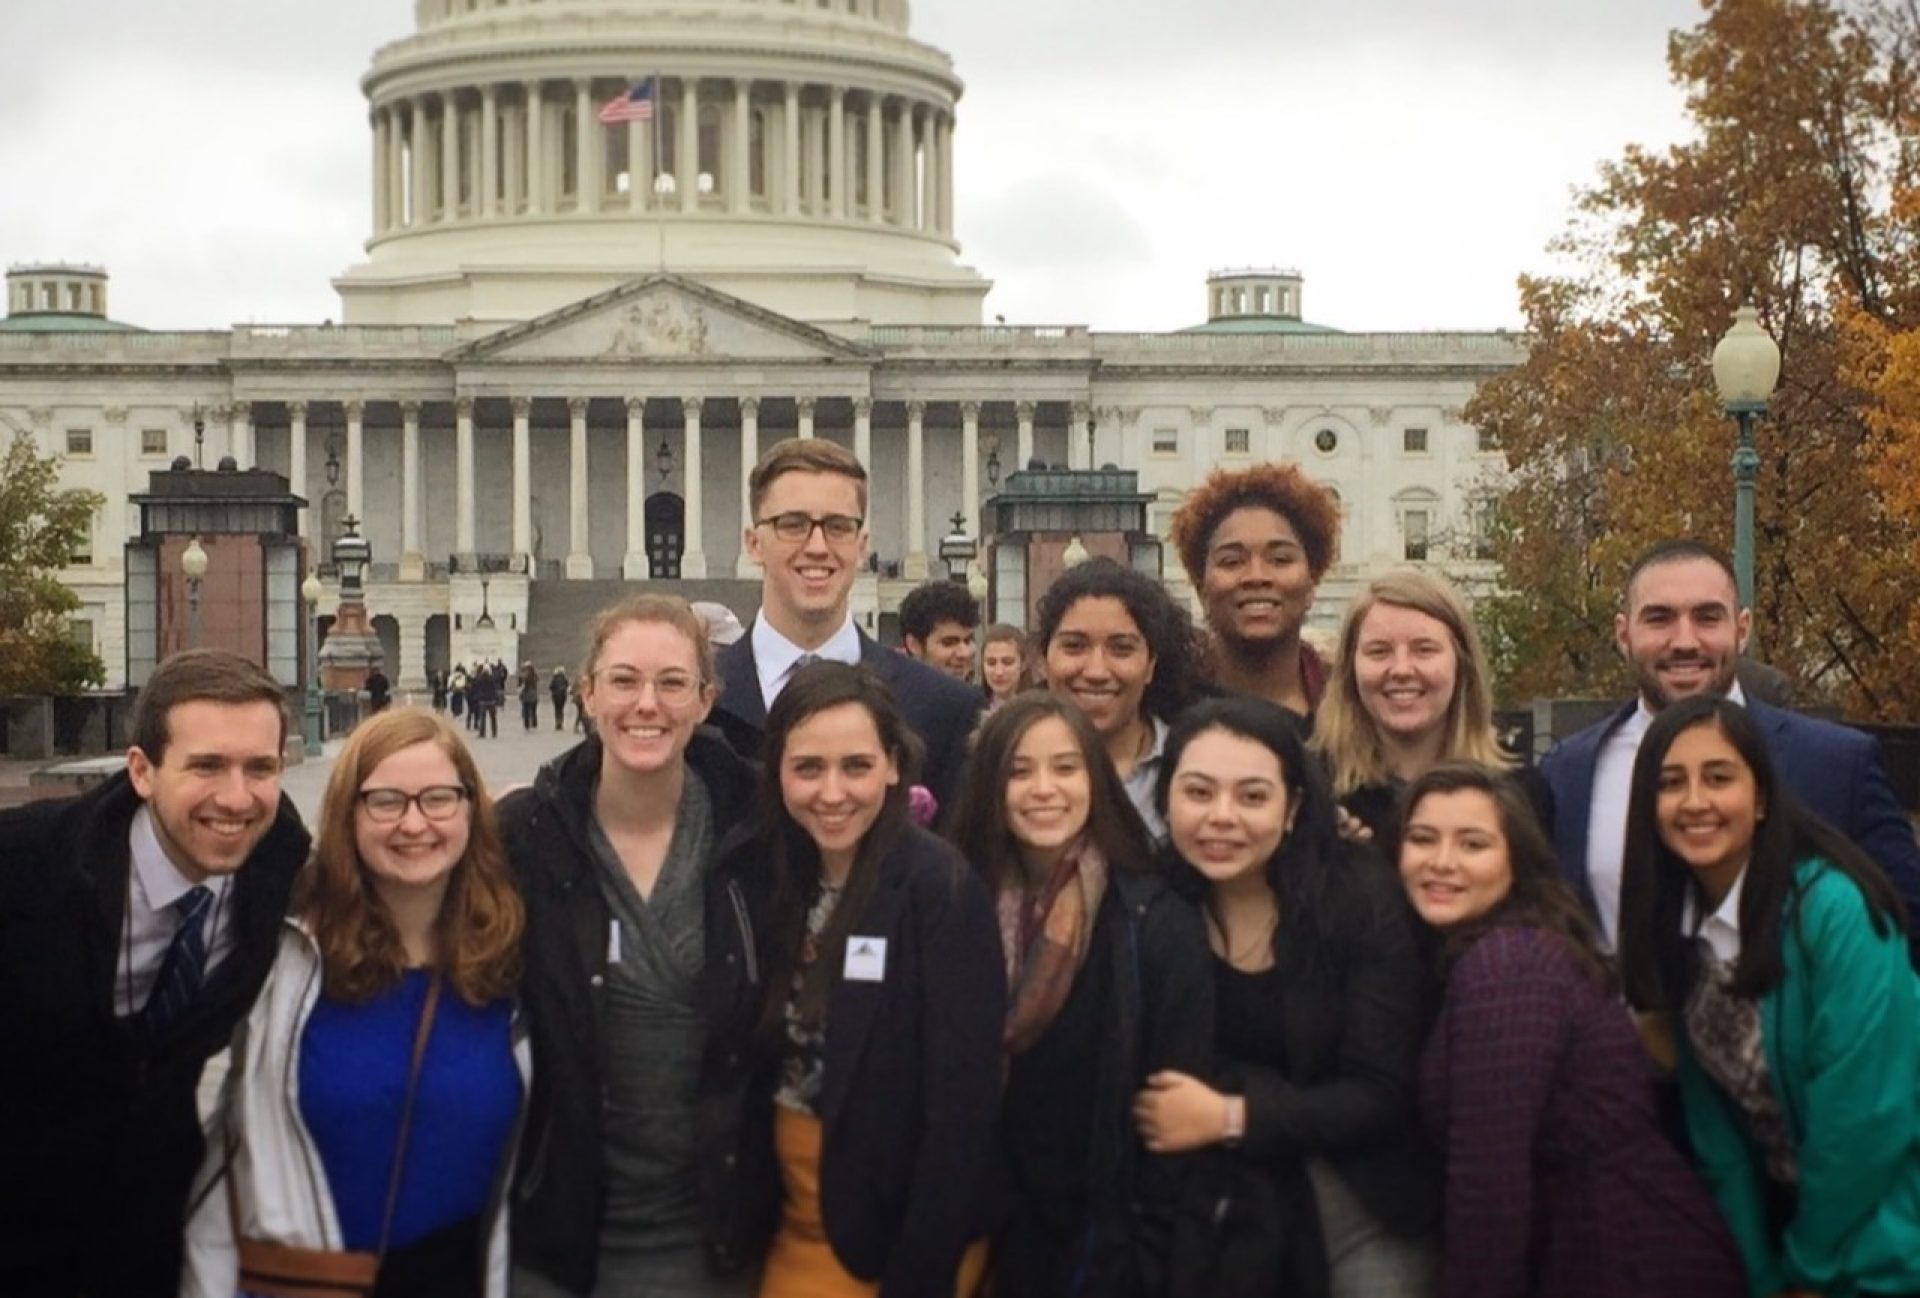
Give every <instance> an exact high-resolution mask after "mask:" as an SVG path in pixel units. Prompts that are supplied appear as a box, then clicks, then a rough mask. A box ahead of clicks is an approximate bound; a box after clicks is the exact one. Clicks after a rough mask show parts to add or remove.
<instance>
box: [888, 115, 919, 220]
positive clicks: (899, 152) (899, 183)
mask: <svg viewBox="0 0 1920 1298" xmlns="http://www.w3.org/2000/svg"><path fill="white" fill-rule="evenodd" d="M893 150H894V167H893V223H894V224H895V225H897V226H899V227H900V228H901V229H903V230H911V229H912V228H913V220H914V201H913V199H914V187H913V105H912V104H910V103H907V102H906V101H904V100H902V101H901V104H900V117H899V120H898V121H896V122H895V123H894V137H893Z"/></svg>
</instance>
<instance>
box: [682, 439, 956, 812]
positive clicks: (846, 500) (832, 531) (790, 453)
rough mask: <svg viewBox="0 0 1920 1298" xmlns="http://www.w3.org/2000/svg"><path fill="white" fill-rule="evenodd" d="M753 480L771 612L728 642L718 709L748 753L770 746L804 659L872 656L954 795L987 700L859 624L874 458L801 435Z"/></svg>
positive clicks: (943, 800)
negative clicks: (865, 460)
mask: <svg viewBox="0 0 1920 1298" xmlns="http://www.w3.org/2000/svg"><path fill="white" fill-rule="evenodd" d="M747 491H748V503H749V505H750V506H751V508H752V514H753V525H752V526H751V527H749V528H748V529H747V531H746V537H745V541H744V544H745V546H746V552H747V555H748V557H749V558H751V559H752V560H753V561H754V562H755V563H757V564H759V565H760V570H761V583H760V612H759V614H758V616H756V617H755V618H754V620H753V626H752V627H751V628H750V629H749V631H748V633H747V634H746V635H745V636H743V637H741V639H740V640H739V641H737V642H736V643H734V644H731V645H728V646H727V647H726V648H725V649H722V650H721V651H720V655H719V661H718V666H719V670H720V679H721V683H722V688H721V692H720V699H719V702H718V704H717V705H716V706H715V708H714V712H713V721H714V722H715V724H717V725H718V726H719V727H720V729H721V731H722V732H723V733H724V734H725V735H726V736H727V739H728V741H729V742H730V743H732V744H733V746H734V748H735V749H736V750H737V751H738V752H739V753H740V754H741V755H742V756H745V757H758V756H759V753H760V746H761V742H762V739H763V737H764V734H765V731H766V724H767V709H768V708H771V707H772V706H773V701H774V700H775V699H777V698H779V697H780V691H781V690H783V689H785V688H786V684H787V682H788V681H789V680H790V679H792V677H793V673H794V672H795V671H796V670H798V669H799V668H800V667H801V666H803V665H804V664H805V663H807V662H812V661H814V660H815V659H826V660H828V661H830V662H842V663H864V664H865V665H866V666H868V667H869V668H871V669H872V670H873V671H875V672H877V673H878V674H879V676H880V678H881V679H882V680H884V681H885V682H886V683H887V685H888V686H889V687H890V688H891V689H892V690H893V693H894V697H895V698H896V699H897V700H899V703H900V710H901V712H902V713H903V714H904V715H905V716H906V719H907V724H908V725H909V726H911V727H912V728H913V731H914V733H915V734H917V735H918V736H919V737H920V742H921V743H922V744H924V745H925V746H926V751H927V755H926V765H925V768H924V771H923V773H922V777H921V778H922V780H923V781H924V782H925V784H926V786H927V788H929V789H930V790H932V792H933V794H934V797H935V798H936V799H938V800H939V803H940V805H941V806H942V807H943V808H944V807H947V806H950V805H952V802H953V799H954V798H955V797H956V796H957V795H958V793H959V787H960V785H959V781H960V774H961V770H962V768H963V767H964V765H965V763H966V744H967V736H968V735H969V734H971V733H972V731H973V723H974V718H975V717H976V716H978V715H979V713H980V711H981V709H982V708H983V707H984V706H985V702H986V701H985V699H984V698H983V697H982V695H981V694H980V692H979V691H978V690H975V689H970V688H969V687H967V686H966V685H965V684H963V683H962V682H960V681H957V680H955V679H953V678H952V677H951V676H948V675H946V674H945V673H943V672H939V671H936V670H934V669H933V668H931V667H929V666H927V665H926V664H925V663H922V662H920V661H919V660H918V659H915V658H910V657H907V656H906V655H904V654H897V653H892V652H890V651H888V650H885V649H882V648H881V647H880V646H879V645H878V644H876V643H875V642H874V641H873V640H872V639H871V638H870V637H868V636H866V635H865V634H863V633H862V632H861V631H860V629H859V628H858V627H857V626H855V625H854V621H853V614H852V613H851V611H850V610H849V607H848V605H849V600H850V598H851V596H852V594H853V579H854V577H855V576H857V575H858V574H859V571H860V569H861V567H862V566H863V565H864V564H865V562H866V558H867V523H866V514H867V471H866V468H865V467H864V466H863V465H862V464H861V463H860V461H859V460H858V459H856V458H855V457H854V455H853V452H851V451H849V450H847V449H846V448H845V447H843V446H841V445H839V444H838V443H836V442H830V441H827V440H825V439H824V438H813V437H792V438H788V439H787V440H785V441H783V442H779V443H777V444H776V445H774V446H772V447H770V448H769V449H768V450H767V451H766V453H765V454H763V455H762V456H761V457H760V462H759V463H758V464H756V465H755V466H754V468H753V473H752V475H751V476H750V477H749V479H748V485H747Z"/></svg>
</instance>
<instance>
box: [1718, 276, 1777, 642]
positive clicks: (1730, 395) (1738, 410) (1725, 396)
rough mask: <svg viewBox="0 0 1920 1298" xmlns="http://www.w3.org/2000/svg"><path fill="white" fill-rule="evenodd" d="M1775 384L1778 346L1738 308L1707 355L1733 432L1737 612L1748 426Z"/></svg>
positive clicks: (1746, 570) (1748, 595) (1744, 572)
mask: <svg viewBox="0 0 1920 1298" xmlns="http://www.w3.org/2000/svg"><path fill="white" fill-rule="evenodd" d="M1779 381H1780V345H1779V344H1778V343H1776V342H1774V341H1773V339H1772V338H1770V337H1768V336H1767V331H1766V330H1764V329H1762V328H1761V327H1760V313H1759V312H1758V311H1756V310H1754V309H1753V307H1752V306H1743V307H1741V308H1740V309H1739V310H1738V311H1735V312H1734V313H1733V327H1732V328H1731V329H1728V330H1727V332H1726V336H1725V337H1723V338H1721V340H1720V341H1719V343H1718V344H1717V345H1716V346H1715V347H1714V349H1713V385H1714V387H1715V388H1717V389H1719V393H1720V405H1721V407H1722V408H1723V409H1725V410H1726V412H1727V413H1728V414H1730V415H1732V416H1733V418H1734V422H1735V424H1736V426H1737V427H1738V429H1739V431H1738V434H1737V436H1736V440H1735V442H1734V448H1733V569H1734V575H1735V578H1736V579H1737V581H1738V583H1739V586H1740V605H1741V607H1743V608H1747V607H1751V606H1752V604H1753V480H1754V478H1755V477H1756V476H1758V474H1759V471H1760V455H1759V452H1757V451H1755V450H1754V449H1753V423H1754V420H1756V419H1761V418H1764V417H1765V415H1766V413H1767V403H1768V400H1769V399H1770V398H1771V397H1772V396H1773V389H1774V386H1775V385H1776V384H1778V383H1779Z"/></svg>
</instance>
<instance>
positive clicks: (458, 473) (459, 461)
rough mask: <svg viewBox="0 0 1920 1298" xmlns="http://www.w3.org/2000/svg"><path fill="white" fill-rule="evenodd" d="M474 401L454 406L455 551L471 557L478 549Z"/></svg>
mask: <svg viewBox="0 0 1920 1298" xmlns="http://www.w3.org/2000/svg"><path fill="white" fill-rule="evenodd" d="M474 490H475V488H474V481H473V398H472V397H461V398H460V399H459V400H458V401H456V402H454V403H453V494H454V502H453V518H454V524H453V548H454V552H455V553H457V554H459V555H461V556H463V557H464V556H467V555H471V554H473V553H474V551H475V550H476V549H477V548H478V547H477V546H476V545H475V544H474V539H473V517H474V505H475V500H474Z"/></svg>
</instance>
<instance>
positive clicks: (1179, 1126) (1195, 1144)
mask: <svg viewBox="0 0 1920 1298" xmlns="http://www.w3.org/2000/svg"><path fill="white" fill-rule="evenodd" d="M1237 1102H1238V1097H1235V1096H1228V1095H1222V1094H1221V1093H1220V1092H1218V1091H1216V1090H1214V1089H1213V1088H1212V1087H1211V1086H1208V1085H1207V1084H1206V1083H1205V1082H1203V1081H1201V1080H1200V1079H1199V1078H1197V1077H1192V1076H1189V1075H1188V1074H1186V1073H1180V1072H1174V1071H1172V1070H1171V1069H1169V1070H1165V1071H1162V1072H1158V1073H1154V1074H1153V1075H1152V1076H1150V1077H1148V1078H1147V1085H1146V1088H1145V1089H1144V1090H1142V1091H1141V1092H1140V1093H1139V1094H1138V1095H1137V1096H1135V1097H1134V1101H1133V1121H1134V1125H1135V1126H1137V1127H1138V1128H1139V1129H1140V1139H1141V1141H1142V1142H1143V1143H1144V1144H1145V1145H1146V1147H1147V1149H1148V1150H1150V1151H1151V1152H1153V1153H1155V1154H1183V1153H1186V1152H1187V1151H1188V1150H1193V1149H1204V1148H1205V1147H1206V1146H1208V1145H1217V1144H1219V1143H1220V1142H1221V1141H1223V1140H1225V1139H1226V1138H1227V1136H1228V1125H1229V1116H1228V1110H1229V1108H1230V1107H1232V1106H1233V1105H1234V1104H1235V1103H1237Z"/></svg>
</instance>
